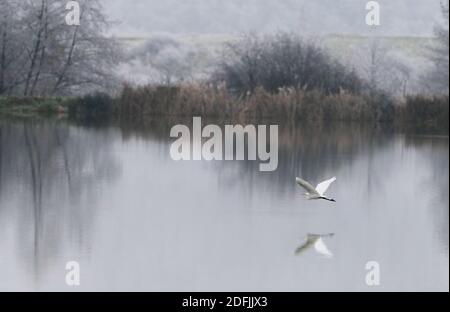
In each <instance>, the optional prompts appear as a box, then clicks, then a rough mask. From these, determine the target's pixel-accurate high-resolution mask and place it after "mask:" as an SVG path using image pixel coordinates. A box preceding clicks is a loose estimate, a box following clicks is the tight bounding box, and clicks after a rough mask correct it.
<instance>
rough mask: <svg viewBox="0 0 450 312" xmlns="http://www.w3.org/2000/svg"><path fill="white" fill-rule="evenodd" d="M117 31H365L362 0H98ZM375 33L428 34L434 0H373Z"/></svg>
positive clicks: (435, 16) (435, 13)
mask: <svg viewBox="0 0 450 312" xmlns="http://www.w3.org/2000/svg"><path fill="white" fill-rule="evenodd" d="M102 1H104V5H105V9H106V11H107V14H108V15H109V17H110V18H112V19H113V20H115V21H118V22H120V25H117V26H115V27H114V30H113V32H114V33H115V34H117V35H145V34H149V33H153V32H168V33H178V34H180V33H193V34H198V33H200V34H230V33H241V32H249V31H253V32H271V31H277V30H284V31H292V32H299V33H306V34H327V33H346V34H369V33H374V29H373V28H370V27H368V26H367V25H366V24H365V15H366V12H367V11H366V10H365V6H366V3H367V2H368V1H367V0H309V1H308V0H164V1H161V0H133V1H130V0H102ZM378 2H379V3H380V6H381V25H380V26H379V27H378V28H377V29H376V33H377V34H380V35H396V36H428V35H431V34H432V30H433V25H435V23H437V22H440V21H442V19H441V13H440V5H439V3H440V0H379V1H378Z"/></svg>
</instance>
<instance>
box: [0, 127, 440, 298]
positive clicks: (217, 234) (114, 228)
mask: <svg viewBox="0 0 450 312" xmlns="http://www.w3.org/2000/svg"><path fill="white" fill-rule="evenodd" d="M172 124H173V122H172V121H164V120H160V121H153V122H148V123H146V125H145V126H139V125H138V124H135V123H134V124H133V123H132V124H131V125H132V126H130V125H121V126H116V125H97V126H92V125H80V124H74V123H70V122H67V121H64V120H61V121H57V120H50V119H49V120H46V119H39V120H26V121H20V120H18V121H7V120H0V290H1V291H11V290H25V291H29V290H30V291H34V290H39V291H49V290H58V291H92V290H93V291H333V290H356V291H390V290H404V291H409V290H425V291H429V290H430V291H431V290H437V291H448V289H449V258H448V250H449V248H448V247H449V191H448V188H449V138H448V136H447V135H441V134H439V133H434V134H433V133H421V132H420V131H415V132H411V131H398V130H392V129H388V128H389V127H387V126H377V127H373V126H363V125H355V124H353V125H351V124H335V125H330V126H309V125H301V124H297V125H285V126H281V127H280V137H279V142H280V149H279V166H278V169H277V170H276V171H275V172H265V173H263V172H259V170H258V168H259V166H258V165H259V163H258V162H251V161H223V162H219V161H213V162H207V161H187V162H175V161H173V160H172V159H171V158H170V155H169V149H170V144H171V143H172V141H173V140H172V139H170V138H169V132H170V125H172ZM262 124H264V123H262ZM297 176H299V177H303V178H305V179H307V180H309V181H311V182H313V183H314V184H316V183H317V182H320V181H323V180H325V179H328V178H331V177H333V176H336V177H337V179H338V180H337V181H336V182H335V183H334V184H333V185H332V186H331V187H330V189H329V191H328V195H329V196H330V197H332V198H335V199H336V200H337V202H336V203H330V202H325V201H324V202H320V201H307V200H305V199H304V198H303V193H304V192H303V190H301V189H300V188H299V187H298V186H297V185H296V184H295V178H296V177H297ZM308 233H311V234H326V233H334V236H333V237H329V238H325V239H324V240H325V242H326V245H327V247H328V248H329V250H330V251H331V252H332V253H333V255H334V256H333V257H332V258H325V257H323V256H321V255H319V254H318V253H316V252H315V250H314V248H312V249H310V250H306V251H305V252H304V253H301V254H296V252H295V251H296V249H297V248H298V247H299V246H300V245H301V244H302V242H303V240H304V237H305V236H306V235H307V234H308ZM68 261H78V262H79V263H80V266H81V271H80V273H81V285H80V286H79V287H75V288H73V287H68V286H67V285H66V283H65V275H66V270H65V265H66V262H68ZM370 261H377V262H378V263H379V265H380V285H379V286H378V287H369V286H367V285H366V282H365V280H366V274H367V272H368V271H367V270H366V263H368V262H370Z"/></svg>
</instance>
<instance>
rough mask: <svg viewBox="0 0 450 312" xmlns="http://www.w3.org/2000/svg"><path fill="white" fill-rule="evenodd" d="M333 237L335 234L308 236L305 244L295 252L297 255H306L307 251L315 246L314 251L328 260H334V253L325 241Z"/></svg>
mask: <svg viewBox="0 0 450 312" xmlns="http://www.w3.org/2000/svg"><path fill="white" fill-rule="evenodd" d="M333 236H334V234H326V235H318V234H308V235H307V236H306V238H305V240H304V242H303V244H302V245H300V246H299V247H298V248H297V250H296V251H295V254H297V255H299V254H301V253H304V252H305V251H306V250H308V249H310V248H311V247H313V246H314V249H315V251H316V252H317V253H318V254H320V255H322V256H324V257H326V258H332V257H333V253H332V252H331V251H330V250H329V249H328V247H327V245H326V244H325V241H324V240H323V239H324V238H325V237H333Z"/></svg>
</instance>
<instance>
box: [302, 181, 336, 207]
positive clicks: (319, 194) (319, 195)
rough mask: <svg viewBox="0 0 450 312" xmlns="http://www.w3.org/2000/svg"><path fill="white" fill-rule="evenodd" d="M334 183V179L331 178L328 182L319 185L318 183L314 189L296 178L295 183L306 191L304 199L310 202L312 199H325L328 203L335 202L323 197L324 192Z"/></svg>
mask: <svg viewBox="0 0 450 312" xmlns="http://www.w3.org/2000/svg"><path fill="white" fill-rule="evenodd" d="M334 181H336V178H335V177H333V178H331V179H329V180H326V181H323V182H321V183H319V184H318V185H317V186H316V188H314V187H313V186H312V185H311V184H310V183H309V182H307V181H305V180H303V179H300V178H297V179H296V182H297V184H298V185H300V186H301V187H303V188H304V189H305V190H306V194H305V195H306V197H307V198H308V199H310V200H312V199H325V200H328V201H333V202H334V201H335V200H334V199H330V198H327V197H325V192H326V191H327V189H328V188H329V187H330V185H331V183H333V182H334Z"/></svg>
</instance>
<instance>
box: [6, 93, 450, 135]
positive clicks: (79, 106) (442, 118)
mask: <svg viewBox="0 0 450 312" xmlns="http://www.w3.org/2000/svg"><path fill="white" fill-rule="evenodd" d="M448 111H449V98H448V96H411V97H407V98H406V99H405V100H402V101H400V100H396V99H393V98H392V97H389V96H386V95H383V94H380V93H373V94H371V95H370V94H367V95H355V94H351V93H347V92H345V91H342V92H340V93H338V94H329V95H327V94H324V93H322V92H320V91H316V90H312V91H305V90H297V89H293V88H286V89H280V90H279V92H278V93H269V92H267V91H265V90H264V89H262V88H256V89H255V90H254V92H253V93H252V94H249V93H247V94H246V95H245V96H240V97H237V96H234V95H232V94H231V93H230V92H229V91H227V90H226V88H222V87H216V86H212V85H206V84H191V85H180V86H170V87H168V86H142V87H130V86H124V88H123V90H122V92H121V94H120V95H119V96H118V97H114V98H113V97H110V96H109V95H107V94H103V93H97V94H91V95H86V96H82V97H73V98H63V97H59V98H36V97H22V98H20V97H4V98H1V97H0V114H3V115H9V116H16V117H17V116H19V117H22V116H25V117H26V116H36V115H55V114H58V115H62V116H68V117H69V118H72V119H75V120H79V121H83V120H85V121H93V120H99V119H103V120H104V119H114V120H119V121H120V120H127V121H129V120H143V119H145V118H146V117H154V116H178V117H192V116H201V117H210V118H222V119H230V120H261V119H271V120H278V121H283V122H291V121H292V122H296V121H308V122H327V121H352V122H388V123H395V124H399V125H404V126H407V127H414V128H426V129H431V130H433V129H436V130H440V131H446V133H448Z"/></svg>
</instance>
